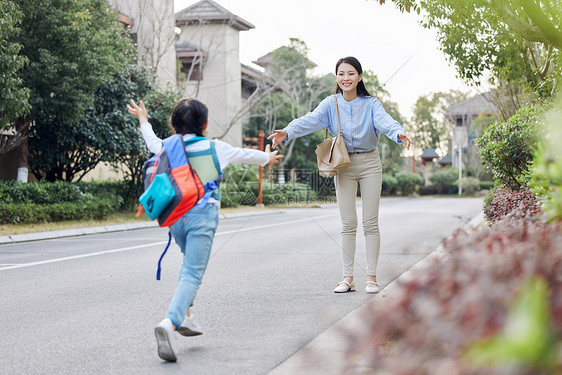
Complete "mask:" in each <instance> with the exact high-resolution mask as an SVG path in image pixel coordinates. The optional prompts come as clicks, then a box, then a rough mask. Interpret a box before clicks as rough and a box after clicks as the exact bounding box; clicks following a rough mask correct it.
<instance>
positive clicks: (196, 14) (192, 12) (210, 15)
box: [176, 0, 255, 31]
mask: <svg viewBox="0 0 562 375" xmlns="http://www.w3.org/2000/svg"><path fill="white" fill-rule="evenodd" d="M190 24H196V25H199V24H228V25H230V26H232V27H233V28H235V29H236V30H238V31H247V30H250V29H254V28H255V26H254V25H252V24H251V23H250V22H248V21H246V20H244V19H243V18H241V17H239V16H237V15H235V14H232V13H231V12H229V11H228V10H226V9H225V8H223V7H222V6H220V5H219V4H217V3H216V2H214V1H213V0H201V1H199V2H197V3H195V4H193V5H191V6H189V7H187V8H185V9H183V10H180V11H179V12H177V13H176V26H182V25H190Z"/></svg>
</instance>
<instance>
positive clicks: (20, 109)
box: [0, 0, 30, 157]
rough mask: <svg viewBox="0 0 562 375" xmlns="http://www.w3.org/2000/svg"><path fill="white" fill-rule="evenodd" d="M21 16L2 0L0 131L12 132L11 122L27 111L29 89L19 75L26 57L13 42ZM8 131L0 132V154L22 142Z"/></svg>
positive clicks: (16, 8)
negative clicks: (6, 129)
mask: <svg viewBox="0 0 562 375" xmlns="http://www.w3.org/2000/svg"><path fill="white" fill-rule="evenodd" d="M22 16H23V14H22V12H21V11H20V9H19V7H18V6H17V5H16V4H15V3H14V2H12V1H9V0H5V1H2V2H1V3H0V131H1V130H2V129H5V128H6V127H7V128H8V130H9V131H10V132H13V130H14V129H13V123H12V121H13V120H14V119H15V118H17V117H19V116H23V115H25V114H27V112H28V111H29V108H30V106H29V90H28V89H26V88H25V87H24V86H23V81H22V79H21V78H20V77H19V74H20V72H21V70H22V69H23V67H24V66H25V64H26V63H27V61H28V60H27V58H26V57H25V56H22V55H20V50H21V48H22V45H21V44H19V43H14V42H13V40H14V39H15V38H16V37H17V36H18V34H19V32H20V30H19V24H20V22H21V19H22ZM10 132H8V134H9V133H10ZM8 134H6V133H4V132H2V133H0V157H1V156H2V155H4V154H5V153H7V152H9V151H11V150H13V149H15V148H17V147H18V146H19V145H20V144H21V142H23V141H24V139H23V137H21V135H18V134H15V136H12V135H8Z"/></svg>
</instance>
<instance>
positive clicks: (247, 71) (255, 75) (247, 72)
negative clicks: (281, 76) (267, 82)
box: [240, 63, 264, 80]
mask: <svg viewBox="0 0 562 375" xmlns="http://www.w3.org/2000/svg"><path fill="white" fill-rule="evenodd" d="M240 69H241V72H242V78H247V79H249V80H251V79H254V80H259V79H263V77H264V75H263V72H260V71H259V70H257V69H254V68H252V67H251V66H248V65H246V64H242V63H241V64H240Z"/></svg>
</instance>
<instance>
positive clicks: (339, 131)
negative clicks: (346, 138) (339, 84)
mask: <svg viewBox="0 0 562 375" xmlns="http://www.w3.org/2000/svg"><path fill="white" fill-rule="evenodd" d="M334 99H336V114H337V116H338V134H341V125H340V109H339V107H338V96H337V94H336V95H334ZM326 139H328V128H326V133H325V134H324V140H326Z"/></svg>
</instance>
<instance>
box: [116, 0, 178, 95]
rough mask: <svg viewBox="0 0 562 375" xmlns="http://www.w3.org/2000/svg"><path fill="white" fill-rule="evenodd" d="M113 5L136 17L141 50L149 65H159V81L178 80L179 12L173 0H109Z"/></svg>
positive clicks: (157, 80)
mask: <svg viewBox="0 0 562 375" xmlns="http://www.w3.org/2000/svg"><path fill="white" fill-rule="evenodd" d="M109 3H110V5H111V6H112V8H114V9H116V10H118V11H119V12H121V13H123V14H125V15H127V16H129V17H131V18H132V19H133V21H134V22H133V27H132V32H133V33H136V34H137V44H138V47H137V48H138V51H139V54H140V56H141V59H142V62H143V63H144V64H145V65H148V66H151V67H156V82H157V84H158V85H159V86H160V87H162V88H164V87H166V86H167V85H171V86H174V85H175V84H176V50H175V40H176V34H175V32H174V30H175V16H174V2H173V0H109Z"/></svg>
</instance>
